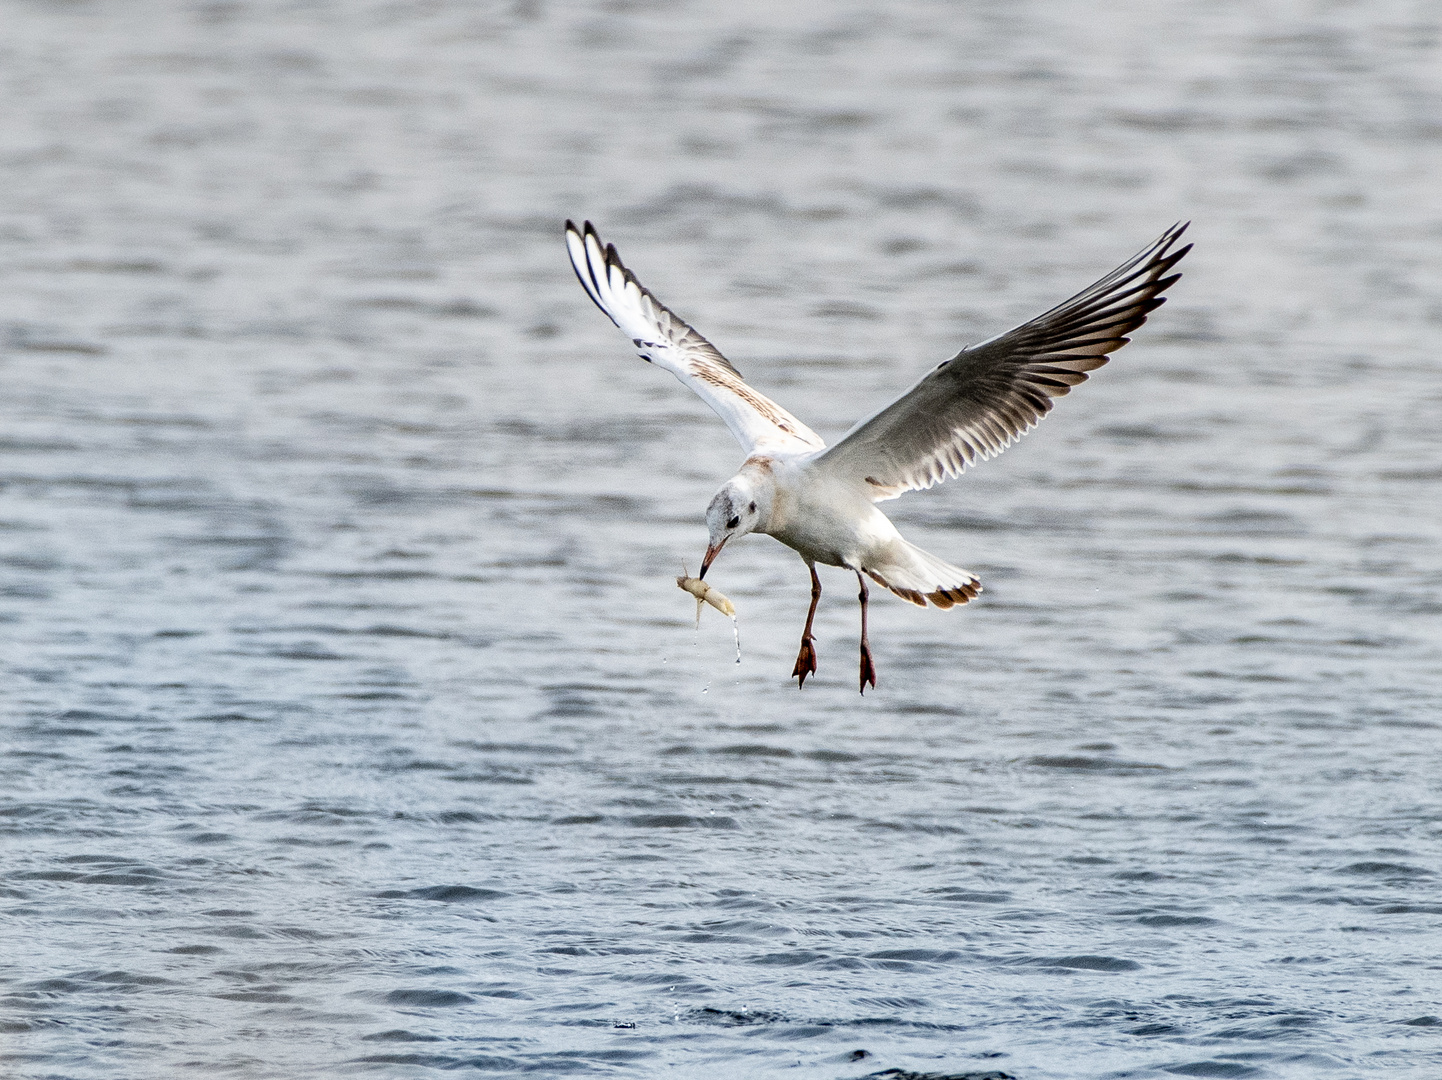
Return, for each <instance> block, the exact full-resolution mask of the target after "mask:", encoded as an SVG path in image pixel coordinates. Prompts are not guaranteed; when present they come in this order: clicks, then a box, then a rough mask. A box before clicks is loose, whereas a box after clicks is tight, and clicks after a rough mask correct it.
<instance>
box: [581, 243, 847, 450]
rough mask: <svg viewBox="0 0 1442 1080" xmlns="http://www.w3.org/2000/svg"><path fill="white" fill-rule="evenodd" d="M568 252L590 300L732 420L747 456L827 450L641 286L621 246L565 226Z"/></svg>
mask: <svg viewBox="0 0 1442 1080" xmlns="http://www.w3.org/2000/svg"><path fill="white" fill-rule="evenodd" d="M566 248H567V250H569V252H570V254H571V265H572V266H573V267H574V268H575V270H576V277H578V278H580V279H581V285H582V286H583V287H584V288H585V290H586V293H587V295H589V296H590V297H591V299H592V300H594V301H595V303H596V306H597V307H598V308H600V309H601V310H602V311H604V312H605V313H606V315H607V317H609V318H610V320H611V321H612V322H613V323H615V324H616V325H617V326H618V327H620V329H621V332H622V333H623V334H625V335H626V336H627V337H628V338H630V339H631V342H632V344H634V345H635V346H636V351H637V352H638V353H640V354H641V359H643V360H646V361H648V362H649V363H652V364H655V365H656V366H658V367H663V368H665V369H666V370H667V371H669V372H671V374H673V375H675V376H676V378H678V379H680V380H681V381H682V382H683V383H685V384H686V385H687V386H689V387H690V388H691V389H692V390H693V391H694V392H695V393H696V395H697V396H698V397H699V398H701V400H702V401H704V402H706V404H707V405H709V406H711V408H712V409H713V410H714V411H715V413H716V415H717V416H719V417H721V419H722V420H724V421H725V422H726V426H727V427H728V428H730V429H731V434H732V435H735V436H736V441H737V442H739V443H740V444H741V445H742V447H744V448H745V450H746V453H747V454H748V455H749V454H751V453H754V452H756V451H758V450H770V451H775V450H781V451H791V452H797V451H801V452H806V451H815V450H820V449H823V448H824V447H825V446H826V444H825V443H824V442H823V441H822V439H821V437H820V436H819V435H817V434H816V432H814V431H812V430H811V429H810V428H809V427H807V426H806V425H805V424H803V423H802V422H801V421H800V420H798V419H796V417H794V416H792V415H791V414H790V413H789V412H787V411H786V410H785V409H783V408H782V407H781V406H780V405H777V404H776V402H774V401H772V400H771V399H770V398H768V397H766V396H764V395H762V394H758V393H757V392H756V391H755V390H753V389H752V388H751V387H749V386H747V385H746V382H745V380H743V379H742V378H741V373H740V372H739V371H737V370H736V369H735V368H734V367H732V366H731V364H730V362H729V361H728V360H727V359H726V358H725V357H724V356H722V355H721V353H720V352H719V351H717V349H716V346H714V345H712V344H711V343H710V342H709V341H707V340H706V339H705V338H704V337H702V336H701V335H700V334H698V333H697V332H696V331H695V330H693V329H692V328H691V327H690V326H688V325H687V324H686V323H685V322H684V321H683V320H682V319H681V318H680V317H678V316H677V315H676V314H675V312H673V311H671V310H670V309H669V308H667V307H666V306H665V305H664V304H662V303H661V301H659V300H657V299H656V297H655V296H653V295H652V294H651V292H650V290H649V289H647V288H646V287H645V286H644V285H642V284H641V283H640V282H639V281H637V280H636V275H634V274H632V273H631V271H629V270H627V269H626V267H625V266H624V265H622V263H621V258H620V256H619V255H617V254H616V249H615V247H614V246H612V245H610V244H607V245H606V246H605V247H604V248H603V247H602V246H601V239H600V237H599V236H597V235H596V230H595V229H594V228H593V227H592V226H591V223H590V222H589V221H588V222H586V223H585V225H584V227H583V228H582V229H577V228H576V226H575V225H574V224H573V223H572V222H569V221H568V222H566Z"/></svg>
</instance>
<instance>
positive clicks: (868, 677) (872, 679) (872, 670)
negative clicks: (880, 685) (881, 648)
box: [861, 641, 876, 694]
mask: <svg viewBox="0 0 1442 1080" xmlns="http://www.w3.org/2000/svg"><path fill="white" fill-rule="evenodd" d="M867 683H870V684H871V688H872V689H873V690H875V689H876V665H875V664H873V663H872V662H871V646H870V645H868V644H866V642H864V641H863V642H862V643H861V692H862V693H863V694H864V693H866V684H867Z"/></svg>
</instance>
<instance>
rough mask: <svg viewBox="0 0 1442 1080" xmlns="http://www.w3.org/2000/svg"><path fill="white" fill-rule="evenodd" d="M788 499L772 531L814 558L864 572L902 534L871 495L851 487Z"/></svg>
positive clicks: (804, 554)
mask: <svg viewBox="0 0 1442 1080" xmlns="http://www.w3.org/2000/svg"><path fill="white" fill-rule="evenodd" d="M838 495H839V496H840V497H838ZM787 503H788V504H789V505H787V506H786V508H785V509H786V511H787V512H786V513H784V514H782V515H778V516H779V517H780V520H779V521H776V522H774V523H773V525H772V527H771V528H770V529H768V530H767V531H768V532H769V533H770V535H771V536H774V537H775V538H776V539H777V540H780V541H781V542H782V543H783V544H785V545H786V546H787V547H789V548H792V549H794V550H795V551H796V552H797V553H798V554H800V556H801V557H802V558H803V559H806V560H807V561H810V562H819V563H822V564H823V565H826V566H845V567H849V568H851V569H853V570H860V569H862V568H863V567H866V566H871V565H875V563H876V561H877V559H876V558H875V556H877V555H878V554H880V553H881V552H882V551H884V550H885V549H887V548H889V547H890V546H891V544H892V543H893V542H894V541H895V540H897V539H899V538H900V534H899V533H898V532H897V531H896V526H894V525H893V524H892V523H891V521H890V520H889V519H888V518H887V516H886V515H885V514H883V513H882V512H881V511H880V510H878V509H876V507H875V506H874V505H873V504H872V503H871V501H870V500H869V499H867V498H865V497H864V496H859V497H858V496H853V495H851V493H850V492H849V491H847V492H844V493H841V492H835V491H826V490H820V491H807V490H803V491H802V492H800V493H798V494H797V495H796V496H795V497H793V498H792V499H789V500H787Z"/></svg>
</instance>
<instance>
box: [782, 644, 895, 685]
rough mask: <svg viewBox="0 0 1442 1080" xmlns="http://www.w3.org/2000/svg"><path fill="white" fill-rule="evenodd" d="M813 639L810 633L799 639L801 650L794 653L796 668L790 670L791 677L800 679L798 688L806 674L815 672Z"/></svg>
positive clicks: (804, 683)
mask: <svg viewBox="0 0 1442 1080" xmlns="http://www.w3.org/2000/svg"><path fill="white" fill-rule="evenodd" d="M815 641H816V639H815V638H813V637H811V636H810V635H807V636H806V637H804V638H802V639H801V651H800V652H799V653H797V654H796V669H795V670H794V671H793V672H791V676H792V678H795V679H799V680H801V681H800V682H798V683H797V684H796V688H797V689H798V690H799V689H801V687H803V686H805V685H806V676H808V675H815V674H816V648H815ZM873 685H875V683H873Z"/></svg>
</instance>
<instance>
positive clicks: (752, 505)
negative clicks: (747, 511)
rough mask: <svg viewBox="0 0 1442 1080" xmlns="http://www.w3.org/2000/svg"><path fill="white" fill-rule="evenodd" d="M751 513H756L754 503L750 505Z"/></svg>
mask: <svg viewBox="0 0 1442 1080" xmlns="http://www.w3.org/2000/svg"><path fill="white" fill-rule="evenodd" d="M751 512H752V513H753V514H754V513H756V504H755V503H752V504H751Z"/></svg>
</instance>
